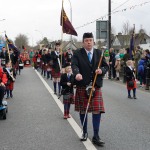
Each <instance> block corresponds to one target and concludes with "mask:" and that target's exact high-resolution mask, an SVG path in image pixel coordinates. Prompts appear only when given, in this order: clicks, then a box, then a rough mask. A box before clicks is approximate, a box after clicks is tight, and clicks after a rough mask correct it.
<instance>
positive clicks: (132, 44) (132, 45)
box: [129, 26, 135, 59]
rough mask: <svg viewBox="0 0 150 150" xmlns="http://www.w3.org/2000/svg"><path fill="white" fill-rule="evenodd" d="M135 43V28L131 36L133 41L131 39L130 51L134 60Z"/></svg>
mask: <svg viewBox="0 0 150 150" xmlns="http://www.w3.org/2000/svg"><path fill="white" fill-rule="evenodd" d="M134 43H135V26H134V28H133V32H132V35H131V39H130V49H129V54H130V58H131V59H132V58H133V53H134Z"/></svg>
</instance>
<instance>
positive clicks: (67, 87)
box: [60, 63, 74, 119]
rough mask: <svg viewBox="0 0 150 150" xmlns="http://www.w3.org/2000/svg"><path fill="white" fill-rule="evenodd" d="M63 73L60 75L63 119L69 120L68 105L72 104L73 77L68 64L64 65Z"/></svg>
mask: <svg viewBox="0 0 150 150" xmlns="http://www.w3.org/2000/svg"><path fill="white" fill-rule="evenodd" d="M65 72H66V73H64V74H62V75H61V80H60V85H61V86H62V91H61V94H62V95H63V104H64V119H67V118H70V115H69V111H70V105H71V104H73V103H74V92H73V82H74V76H73V74H72V70H71V65H70V63H66V65H65Z"/></svg>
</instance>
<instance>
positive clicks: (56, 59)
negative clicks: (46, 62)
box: [51, 51, 65, 72]
mask: <svg viewBox="0 0 150 150" xmlns="http://www.w3.org/2000/svg"><path fill="white" fill-rule="evenodd" d="M51 58H52V60H53V66H52V67H53V69H54V70H55V71H56V72H59V71H60V67H59V63H58V58H59V60H60V64H61V55H59V56H58V55H56V53H55V51H52V52H51ZM64 65H65V59H64V55H62V68H64Z"/></svg>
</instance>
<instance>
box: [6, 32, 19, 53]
mask: <svg viewBox="0 0 150 150" xmlns="http://www.w3.org/2000/svg"><path fill="white" fill-rule="evenodd" d="M5 39H6V42H7V44H8V48H9V49H12V50H13V51H14V53H15V54H17V55H18V54H19V50H18V49H17V47H16V46H15V45H14V44H13V43H12V42H11V41H10V40H9V39H8V37H7V35H6V34H5Z"/></svg>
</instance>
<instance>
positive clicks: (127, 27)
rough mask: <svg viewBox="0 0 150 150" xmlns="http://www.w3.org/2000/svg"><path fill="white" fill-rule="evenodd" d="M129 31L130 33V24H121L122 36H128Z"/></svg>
mask: <svg viewBox="0 0 150 150" xmlns="http://www.w3.org/2000/svg"><path fill="white" fill-rule="evenodd" d="M129 31H130V23H129V21H126V22H124V23H123V26H122V34H123V35H129Z"/></svg>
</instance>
